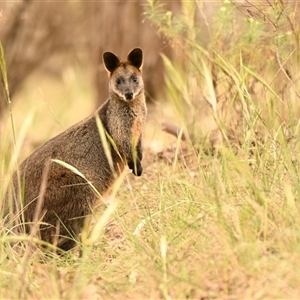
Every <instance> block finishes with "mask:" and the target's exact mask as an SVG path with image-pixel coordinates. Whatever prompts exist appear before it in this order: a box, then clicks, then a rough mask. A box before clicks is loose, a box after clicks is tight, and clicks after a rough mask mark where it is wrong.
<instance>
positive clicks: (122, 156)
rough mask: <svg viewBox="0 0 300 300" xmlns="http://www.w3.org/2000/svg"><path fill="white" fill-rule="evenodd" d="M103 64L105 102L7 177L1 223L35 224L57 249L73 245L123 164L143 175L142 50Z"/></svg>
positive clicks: (144, 110) (105, 57) (31, 226)
mask: <svg viewBox="0 0 300 300" xmlns="http://www.w3.org/2000/svg"><path fill="white" fill-rule="evenodd" d="M103 63H104V66H105V68H106V69H107V71H108V73H109V78H110V80H109V98H108V100H107V101H106V102H105V103H104V104H103V105H102V106H101V107H100V108H99V109H98V110H97V111H96V112H95V113H94V114H93V115H92V116H90V117H88V118H86V119H85V120H83V121H81V122H79V123H77V124H75V125H74V126H72V127H70V128H69V129H67V130H66V131H64V132H62V133H61V134H59V135H58V136H56V137H54V138H52V139H51V140H50V141H48V142H47V143H45V144H44V145H42V146H41V147H40V148H38V149H37V150H36V151H35V152H34V153H32V154H31V155H30V156H29V157H28V158H27V159H25V160H24V162H23V163H22V164H21V166H20V168H19V172H15V173H14V175H13V188H14V191H13V192H12V193H7V194H6V197H5V199H4V204H5V211H4V215H5V216H6V218H5V219H7V220H8V222H11V226H12V228H15V229H16V230H19V231H21V230H22V229H21V228H23V227H24V226H25V228H26V231H27V232H28V233H30V232H37V230H36V228H37V227H36V226H35V225H39V227H38V228H39V229H40V230H39V231H38V236H40V237H41V239H43V240H45V241H47V242H49V243H56V245H57V246H58V247H60V248H61V249H63V250H69V249H71V248H73V247H74V246H75V245H76V239H77V237H78V236H79V234H80V232H81V230H82V228H83V226H84V220H85V217H86V216H88V215H89V214H91V209H92V208H93V205H95V203H96V201H97V198H98V197H99V196H98V195H99V194H101V195H103V194H105V193H106V192H107V191H108V190H109V189H110V187H111V185H112V184H113V183H114V181H115V180H116V178H117V176H118V175H119V174H120V172H122V171H123V169H124V167H125V166H128V167H129V168H130V169H131V170H132V172H133V174H134V175H136V176H140V175H141V174H142V171H143V168H142V163H141V161H142V158H143V153H142V132H143V128H144V125H145V122H146V116H147V108H146V101H145V96H144V83H143V79H142V72H141V67H142V64H143V51H142V50H141V49H140V48H135V49H133V50H132V51H130V52H129V54H128V56H127V60H126V61H121V60H120V59H119V58H118V57H117V56H116V55H115V54H113V53H111V52H105V53H104V54H103ZM98 120H100V123H101V126H102V127H103V130H104V131H105V135H104V137H103V136H102V135H100V134H99V122H98ZM100 136H101V137H100ZM103 139H105V140H103ZM104 145H105V146H104ZM107 148H108V150H109V154H108V153H107ZM58 162H62V163H61V164H59V163H58ZM45 170H47V171H45ZM74 170H76V171H74ZM20 183H21V184H20ZM20 188H21V190H20ZM95 190H97V193H96V192H95ZM9 195H14V196H15V197H14V198H12V197H9ZM39 199H42V200H43V201H42V207H40V205H39V203H41V202H40V200H39ZM10 204H12V205H10ZM37 212H40V214H39V215H38V216H37V215H36V214H37ZM20 216H22V217H20ZM36 220H39V221H38V222H39V223H38V224H36V222H37V221H36ZM22 222H23V223H22ZM24 224H26V225H24Z"/></svg>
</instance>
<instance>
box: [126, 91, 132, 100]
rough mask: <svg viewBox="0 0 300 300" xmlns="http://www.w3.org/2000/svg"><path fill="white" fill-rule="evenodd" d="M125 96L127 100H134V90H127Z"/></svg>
mask: <svg viewBox="0 0 300 300" xmlns="http://www.w3.org/2000/svg"><path fill="white" fill-rule="evenodd" d="M125 98H126V100H132V99H133V92H125Z"/></svg>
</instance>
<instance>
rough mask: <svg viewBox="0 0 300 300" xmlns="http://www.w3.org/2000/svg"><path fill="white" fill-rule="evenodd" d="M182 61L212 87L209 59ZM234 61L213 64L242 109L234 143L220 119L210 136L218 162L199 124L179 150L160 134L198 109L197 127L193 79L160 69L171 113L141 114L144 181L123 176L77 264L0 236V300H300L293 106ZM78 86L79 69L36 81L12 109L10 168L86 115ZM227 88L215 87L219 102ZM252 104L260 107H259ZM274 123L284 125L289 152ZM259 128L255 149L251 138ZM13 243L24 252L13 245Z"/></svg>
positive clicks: (83, 86) (82, 84)
mask: <svg viewBox="0 0 300 300" xmlns="http://www.w3.org/2000/svg"><path fill="white" fill-rule="evenodd" d="M152 2H153V1H152ZM226 3H227V4H228V1H227V2H226ZM227 4H226V5H227ZM186 5H187V7H186V9H190V8H189V7H188V5H189V3H187V4H186ZM187 15H189V14H187ZM153 17H155V16H153ZM229 19H230V18H229ZM181 21H182V20H181ZM171 27H172V26H171ZM172 28H173V27H172ZM191 35H192V34H191ZM172 37H173V38H174V40H175V38H176V32H175V33H174V32H173V33H172ZM252 38H253V37H252ZM257 47H258V46H257ZM187 49H188V50H189V51H190V52H188V51H186V53H187V54H188V57H189V58H191V59H192V63H193V65H194V66H196V67H197V68H198V66H199V65H201V66H202V67H203V69H204V72H205V73H204V75H203V78H204V79H203V80H204V84H205V83H209V82H210V80H211V78H210V76H211V75H210V74H209V72H208V70H209V67H208V62H207V60H206V58H207V56H206V55H209V54H205V55H204V56H201V55H202V54H203V49H202V48H201V47H199V45H197V44H196V43H195V44H193V45H192V46H191V44H189V48H187ZM199 53H202V54H201V55H200V54H199ZM217 54H218V55H217ZM231 54H232V53H231ZM203 57H204V58H203ZM236 58H237V61H238V63H236V60H234V59H233V58H231V59H227V58H226V53H221V54H220V53H217V52H216V56H215V57H214V62H215V63H216V64H217V66H218V67H219V70H223V71H224V70H225V72H226V73H227V74H229V77H230V78H231V79H232V81H233V82H234V83H235V84H234V86H235V87H236V89H231V85H232V83H230V84H229V90H228V94H226V95H227V96H228V97H229V98H228V101H229V104H230V105H231V104H232V107H234V108H235V107H236V106H235V105H236V102H237V99H238V98H239V99H238V100H240V104H241V105H242V107H244V108H245V111H244V113H245V114H244V115H243V118H244V119H243V120H244V121H245V120H246V122H245V123H244V124H243V126H241V127H238V128H235V130H236V131H237V130H239V132H238V133H239V136H241V137H242V139H241V140H240V143H239V144H238V143H236V144H235V140H231V139H230V138H228V136H227V135H226V133H227V129H228V126H229V125H228V124H225V123H223V121H224V119H222V118H221V117H220V119H218V118H219V116H216V115H214V118H215V119H214V120H215V124H214V126H215V125H216V124H217V125H218V126H219V127H218V128H219V129H220V132H221V133H220V134H221V135H222V137H223V139H224V143H223V144H222V145H220V147H219V150H218V153H215V154H214V155H213V154H211V153H210V152H209V151H205V149H204V148H203V144H204V143H202V140H201V139H195V136H197V135H196V134H198V132H197V127H196V125H197V124H198V123H199V120H198V123H197V122H195V123H193V125H194V128H192V129H194V131H193V130H191V131H189V132H188V133H189V134H187V136H188V137H189V138H190V139H189V138H187V140H186V141H184V142H181V141H178V140H176V139H175V138H174V137H172V136H170V135H168V134H166V133H163V132H162V131H161V130H160V123H161V122H162V121H166V119H167V120H172V121H173V122H176V121H177V122H178V123H177V125H179V126H181V125H182V126H183V128H184V129H185V133H186V130H190V127H188V126H187V125H186V124H185V121H186V119H185V118H186V117H188V116H184V113H186V112H187V111H188V110H185V112H184V113H182V112H180V109H182V107H183V108H184V109H186V108H190V109H193V108H194V109H195V114H196V116H197V113H198V111H199V106H197V105H200V104H199V103H198V102H197V101H196V102H195V97H194V93H195V94H196V95H198V94H197V93H198V92H199V89H197V82H196V84H195V78H194V77H197V76H194V75H195V72H196V71H197V70H198V69H196V71H195V69H193V68H192V67H191V66H189V67H190V69H188V68H187V69H186V70H183V69H182V68H181V67H180V66H177V65H176V64H173V62H172V61H168V60H167V59H166V58H165V62H166V64H167V71H168V72H169V73H168V75H169V79H168V81H167V85H168V92H169V95H170V98H172V99H171V100H172V101H173V102H172V101H170V102H171V103H169V102H168V103H164V104H163V109H162V104H160V105H157V106H155V105H152V106H151V107H149V119H148V123H147V128H146V131H145V142H144V146H145V150H144V163H143V166H144V173H143V176H142V177H141V178H136V177H134V176H133V175H131V174H124V177H121V179H120V181H119V182H118V185H117V186H116V189H115V190H114V192H113V195H112V196H111V197H110V198H108V199H107V201H108V204H107V206H104V205H103V206H101V207H99V208H98V209H97V210H95V215H94V220H93V221H92V223H93V225H92V226H91V227H90V228H86V229H85V231H84V232H83V243H82V255H81V256H79V255H78V251H76V250H74V251H71V252H69V253H67V254H66V255H65V256H56V255H54V254H49V253H44V252H42V251H41V250H39V249H35V251H32V248H31V246H32V245H33V244H36V242H35V241H30V239H29V238H28V237H26V236H23V237H11V236H10V235H8V232H7V231H6V230H5V228H4V227H3V226H2V227H0V266H1V268H0V298H1V299H203V300H204V299H298V298H300V289H299V286H300V218H299V212H300V207H299V196H300V182H299V159H298V153H299V151H300V149H299V145H300V143H299V134H298V131H299V128H298V127H299V124H298V123H297V122H296V121H295V120H297V119H298V106H296V107H294V106H292V105H291V106H289V105H283V97H282V95H283V93H282V94H280V93H279V92H278V91H277V90H276V89H275V88H274V85H271V84H270V83H269V82H270V74H268V75H266V76H260V75H261V74H260V73H259V72H257V69H255V68H254V67H252V68H251V69H250V67H249V65H248V64H247V62H246V61H244V60H243V57H242V56H240V55H237V56H236ZM197 62H199V64H198V63H197ZM257 64H258V65H259V64H260V63H259V62H257ZM198 71H199V70H198ZM189 72H190V73H189ZM82 74H83V72H82V70H80V72H78V70H77V69H76V68H75V69H69V70H66V76H64V77H63V78H62V79H61V80H59V81H56V80H55V81H53V79H50V78H45V79H44V80H40V78H42V77H41V76H39V75H37V77H33V78H31V79H30V80H29V81H28V82H27V85H26V87H25V89H24V90H23V92H22V93H21V94H20V95H19V96H18V97H19V100H18V101H16V104H15V105H13V106H12V112H13V117H14V120H15V123H16V125H15V126H16V129H15V130H16V145H18V147H16V150H14V151H17V149H21V150H20V151H19V152H18V151H17V157H18V161H21V160H22V159H24V158H25V157H26V156H27V155H28V154H29V153H31V152H32V150H33V149H34V148H35V147H36V146H37V145H39V144H41V143H43V142H44V141H45V140H47V139H48V138H50V137H51V136H53V135H55V134H57V133H58V132H60V131H62V130H63V129H64V128H67V127H68V126H70V125H71V124H73V123H74V122H76V121H78V120H80V119H82V118H84V117H85V116H87V115H88V113H89V112H91V111H92V102H91V99H92V95H91V93H90V89H89V86H88V84H87V83H86V82H87V80H86V79H84V78H83V75H82ZM172 74H173V75H176V78H177V80H175V82H172ZM196 74H198V73H196ZM220 74H221V72H220ZM220 74H219V76H220V77H222V76H221V75H220ZM198 75H199V74H198ZM223 75H224V74H223ZM263 75H265V74H263ZM271 75H272V74H271ZM251 76H252V78H253V77H254V78H255V80H257V84H258V85H259V86H260V88H259V89H258V90H256V91H255V93H250V91H249V90H250V88H249V79H250V77H251ZM199 77H200V76H199ZM37 78H38V79H39V80H37ZM186 78H187V79H188V80H187V79H186ZM173 80H174V78H173ZM37 82H39V84H38V85H37V84H36V83H37ZM228 82H229V80H227V81H226V80H224V82H222V81H221V82H220V83H219V84H218V87H219V88H220V89H221V90H222V89H223V90H226V89H227V88H228ZM176 84H177V85H176ZM201 84H203V83H201ZM201 84H199V87H200V88H201V86H202V85H201ZM222 84H224V86H223V85H222ZM295 84H296V85H297V84H298V83H297V81H295ZM298 85H299V84H298ZM54 87H55V88H54ZM178 87H179V88H180V89H181V90H182V91H184V93H183V94H184V95H183V96H184V99H183V101H182V99H181V96H182V95H181V94H180V93H179V92H178V90H177V89H178ZM199 87H198V88H199ZM275 87H276V86H275ZM208 89H210V91H208V92H207V94H206V95H209V96H210V97H211V98H210V102H211V103H210V104H211V105H212V107H214V104H216V103H215V102H214V100H215V99H214V97H216V95H213V93H212V91H211V89H212V86H211V85H209V84H208ZM237 95H238V96H237ZM293 95H294V94H293ZM259 97H264V98H261V99H264V100H266V101H265V102H266V103H267V104H268V105H265V104H266V103H263V105H256V102H255V100H256V98H259ZM87 99H89V101H87ZM197 99H198V98H197ZM64 100H65V101H64ZM275 100H278V101H277V102H276V101H275ZM180 101H181V102H180ZM231 101H232V102H231ZM199 102H200V101H199ZM243 105H244V106H243ZM277 105H278V106H277ZM280 105H282V106H280ZM280 107H285V108H286V111H281V110H280ZM218 109H220V108H219V107H215V110H218ZM32 111H35V113H34V114H33V117H31V116H32ZM280 113H287V115H288V118H287V119H288V120H290V123H288V124H287V125H288V126H287V127H288V129H289V137H292V138H290V139H288V140H287V139H286V134H285V130H286V127H285V126H284V124H283V122H280V120H282V119H281V117H282V116H281V115H280ZM204 114H205V113H204ZM178 120H180V121H178ZM278 120H279V121H278ZM24 122H25V123H27V124H28V125H27V129H26V130H24V129H23V131H22V124H24ZM61 123H62V124H63V125H62V124H61ZM258 123H259V125H260V127H257V124H258ZM10 124H11V122H10V116H7V117H6V118H4V119H3V120H1V136H2V137H5V139H3V140H1V154H2V156H1V158H0V159H1V174H0V178H1V184H0V204H1V200H2V199H3V195H4V186H6V185H7V184H8V182H9V179H10V177H11V175H12V174H11V173H12V168H11V167H10V166H11V165H13V166H14V163H13V164H12V163H11V160H12V159H13V157H14V155H13V154H14V153H15V152H14V151H13V150H11V146H10V145H11V144H13V139H12V133H11V125H10ZM41 124H42V125H41ZM41 126H42V130H41ZM257 128H261V129H262V136H263V138H261V137H260V136H259V135H256V134H255V132H256V130H257ZM158 149H159V150H158ZM79 171H80V170H79ZM0 224H1V223H0ZM12 238H13V239H14V241H18V240H23V241H24V243H23V244H20V243H18V244H16V245H13V244H10V243H9V241H11V239H12Z"/></svg>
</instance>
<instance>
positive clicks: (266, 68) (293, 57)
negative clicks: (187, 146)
mask: <svg viewBox="0 0 300 300" xmlns="http://www.w3.org/2000/svg"><path fill="white" fill-rule="evenodd" d="M297 8H298V7H297V3H296V2H295V1H269V0H265V1H259V2H257V1H247V0H245V1H228V0H225V1H154V0H149V1H140V2H135V1H129V0H126V1H122V2H118V1H113V2H88V3H85V2H72V1H62V2H59V3H57V2H55V3H54V2H53V3H51V2H45V3H44V2H35V1H30V0H27V1H21V2H11V1H2V2H1V26H0V40H1V42H2V45H3V48H4V52H5V58H6V64H7V70H8V81H9V90H10V96H11V99H12V101H13V102H15V101H17V100H16V99H18V97H17V95H18V93H19V92H20V91H24V87H25V86H26V84H25V83H26V82H28V81H29V80H30V78H35V79H34V80H35V81H36V80H37V79H39V80H40V81H42V78H43V77H45V78H46V77H47V78H49V77H54V78H58V79H59V80H62V81H63V82H64V83H66V81H68V78H70V76H71V75H70V74H72V72H75V71H76V72H77V73H78V72H79V73H81V74H83V75H82V78H81V79H80V80H85V82H88V83H89V87H88V88H89V89H90V92H91V95H90V97H92V99H93V103H94V104H93V106H94V108H96V107H97V106H98V105H100V104H101V103H103V102H104V101H105V100H106V97H107V90H108V89H107V75H106V73H105V70H104V68H103V66H102V61H101V59H102V58H101V57H102V53H103V52H104V51H113V52H116V53H117V54H118V55H120V57H125V56H126V54H127V52H128V51H129V50H130V49H132V48H133V47H136V46H138V47H141V48H143V49H144V51H145V63H144V79H145V86H146V94H147V96H148V100H150V101H151V100H152V101H159V102H160V103H165V102H162V101H164V100H165V99H167V100H168V102H171V103H172V104H173V105H174V107H175V108H176V110H177V115H176V117H177V119H176V120H177V122H178V123H177V125H178V126H180V127H184V129H185V130H186V131H187V132H188V134H189V135H190V136H191V138H192V139H194V140H195V139H196V140H199V141H204V140H208V141H209V142H210V144H211V146H212V147H213V148H217V147H218V145H219V144H220V143H223V140H224V139H225V140H226V141H230V143H231V144H237V145H240V144H241V141H243V140H245V138H246V139H248V140H250V139H249V137H252V138H253V136H255V138H257V134H260V135H264V134H262V133H263V132H264V129H265V125H266V124H267V123H268V125H272V126H273V125H274V126H275V128H278V126H283V125H282V124H284V127H285V130H286V132H288V129H289V127H290V126H291V124H293V125H295V122H297V120H298V116H299V105H298V102H299V95H300V91H299V76H300V75H299V65H300V64H299V62H300V49H299V16H300V14H299V9H297ZM74 70H75V71H74ZM37 74H38V76H37ZM34 76H35V77H34ZM0 96H1V98H0V118H1V116H2V115H3V113H4V112H5V111H6V104H5V101H4V99H3V93H2V92H1V94H0ZM66 101H67V100H66ZM270 108H271V109H270Z"/></svg>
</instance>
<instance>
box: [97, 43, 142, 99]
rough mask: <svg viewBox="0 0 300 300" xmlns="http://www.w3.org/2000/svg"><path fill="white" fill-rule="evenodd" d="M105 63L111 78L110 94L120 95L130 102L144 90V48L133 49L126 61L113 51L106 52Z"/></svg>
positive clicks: (120, 97)
mask: <svg viewBox="0 0 300 300" xmlns="http://www.w3.org/2000/svg"><path fill="white" fill-rule="evenodd" d="M103 63H104V66H105V69H106V70H107V72H108V75H109V78H110V81H109V92H110V96H118V98H119V99H121V100H123V101H129V102H130V101H133V100H134V99H135V98H136V96H138V95H139V94H140V93H142V92H143V90H144V83H143V80H142V74H141V73H142V72H141V69H142V65H143V51H142V49H140V48H135V49H133V50H131V51H130V52H129V54H128V56H127V61H125V62H121V61H120V59H119V57H118V56H117V55H115V54H114V53H112V52H104V54H103Z"/></svg>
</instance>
